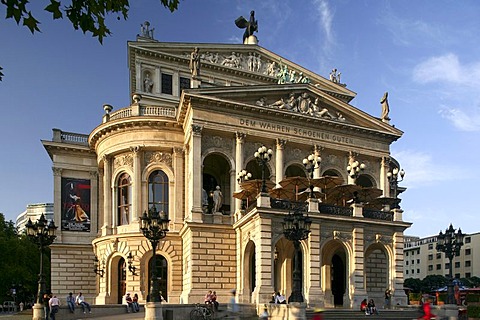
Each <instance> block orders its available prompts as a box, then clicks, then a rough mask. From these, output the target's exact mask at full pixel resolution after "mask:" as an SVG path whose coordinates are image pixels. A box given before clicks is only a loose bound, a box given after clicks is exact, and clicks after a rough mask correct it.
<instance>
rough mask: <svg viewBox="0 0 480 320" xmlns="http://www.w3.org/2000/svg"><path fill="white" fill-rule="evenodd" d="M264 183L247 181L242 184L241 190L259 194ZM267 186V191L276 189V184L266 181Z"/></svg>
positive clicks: (260, 180)
mask: <svg viewBox="0 0 480 320" xmlns="http://www.w3.org/2000/svg"><path fill="white" fill-rule="evenodd" d="M262 183H263V182H262V179H254V180H247V181H244V182H242V183H241V184H240V188H242V189H243V190H248V191H253V192H256V193H257V194H258V193H259V192H260V190H262ZM265 185H266V186H267V190H270V189H272V188H273V187H275V183H273V182H272V181H270V180H265Z"/></svg>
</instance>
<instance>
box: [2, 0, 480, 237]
mask: <svg viewBox="0 0 480 320" xmlns="http://www.w3.org/2000/svg"><path fill="white" fill-rule="evenodd" d="M131 2H132V7H131V11H130V14H129V19H128V21H123V20H121V21H117V20H116V17H115V16H114V17H110V18H109V19H108V21H109V23H110V28H111V30H112V32H113V35H112V36H111V37H109V38H106V39H105V40H104V44H103V45H100V44H99V43H98V41H97V40H96V39H94V38H92V37H91V36H89V35H84V34H83V33H82V32H80V31H75V30H73V27H72V26H71V25H70V24H69V22H68V21H52V20H51V18H50V17H49V16H48V15H47V14H44V13H43V12H42V10H41V8H42V7H43V6H46V5H47V3H48V1H35V5H34V6H32V7H31V10H32V11H33V13H34V14H36V17H37V19H39V20H40V21H41V22H42V24H41V25H40V29H41V30H42V33H38V34H35V35H31V34H30V32H29V31H28V30H27V29H26V28H24V27H19V26H17V25H16V23H15V22H14V21H13V20H3V19H2V20H0V43H1V44H2V46H1V49H0V65H1V66H2V67H3V68H4V70H3V73H4V74H5V77H4V80H3V82H0V101H1V102H0V106H1V109H0V110H1V116H0V145H1V157H0V176H1V177H2V180H3V183H2V188H1V192H0V212H3V213H4V214H5V215H6V218H7V219H12V220H15V218H16V217H17V215H18V214H19V213H21V212H22V211H24V210H25V208H26V206H27V204H31V203H43V202H52V201H53V174H52V170H51V167H52V163H51V161H50V158H49V157H48V155H47V153H46V152H45V150H44V149H43V146H42V144H41V142H40V140H41V139H45V140H50V139H51V138H52V128H59V129H61V130H64V131H69V132H79V133H89V132H90V131H91V130H92V129H93V128H95V127H96V126H97V125H99V124H100V123H101V117H102V114H103V109H102V105H103V104H105V103H108V104H111V105H113V106H114V107H115V109H118V108H121V107H125V106H127V105H128V104H129V90H128V67H127V47H126V43H127V41H129V40H135V37H136V35H137V34H138V33H139V31H140V24H141V23H143V22H144V21H145V20H148V21H150V23H151V25H152V27H154V28H155V34H154V36H155V38H156V39H157V40H159V41H174V42H206V43H218V42H220V43H241V39H242V34H243V31H242V30H240V29H238V28H237V27H236V26H235V24H234V20H235V19H236V18H237V17H238V16H240V15H243V16H245V17H247V18H248V16H249V12H250V10H255V16H256V18H257V19H258V21H259V31H258V33H257V37H258V39H259V45H261V46H263V47H265V48H267V49H269V50H271V51H273V52H276V53H278V54H280V55H282V56H284V57H285V58H287V59H289V60H291V61H294V62H296V63H298V64H300V65H303V66H305V67H307V68H308V69H310V70H312V71H314V72H316V73H318V74H320V75H323V76H324V77H327V78H328V73H329V71H330V70H331V69H332V68H337V69H338V70H339V71H340V72H341V73H342V82H345V83H346V84H347V87H348V88H349V89H350V90H352V91H354V92H356V93H357V97H356V98H355V99H354V100H353V101H352V102H351V104H352V105H354V106H356V107H358V108H360V109H361V110H364V111H366V112H368V113H370V114H372V115H374V116H380V112H381V106H380V99H381V97H382V96H383V94H384V92H385V91H388V92H389V104H390V110H391V111H390V117H391V119H392V120H391V121H390V123H391V124H393V125H395V126H396V127H397V128H399V129H401V130H403V131H404V132H405V134H404V136H403V137H402V138H401V139H400V140H398V141H397V142H395V143H394V144H393V145H392V154H393V156H394V157H395V158H397V159H398V160H399V161H400V163H401V165H402V167H403V168H404V169H405V171H406V176H405V179H404V181H403V182H402V183H401V185H402V186H405V187H407V188H408V190H407V191H406V192H405V193H403V194H402V196H401V197H402V199H403V200H402V208H403V209H404V210H405V212H404V216H403V217H404V220H405V221H410V222H413V225H412V227H411V228H410V229H408V230H407V231H406V234H409V235H418V236H422V237H423V236H429V235H434V234H437V233H438V232H439V231H440V230H444V229H445V228H447V227H448V225H449V224H450V223H453V225H454V227H461V228H462V231H463V232H467V233H473V232H479V231H480V219H478V218H477V215H478V207H477V206H478V203H477V202H476V200H477V197H479V198H480V196H479V195H478V191H477V190H476V189H477V188H478V184H477V182H479V178H480V172H479V171H477V170H476V169H475V170H472V169H471V168H470V165H471V164H472V163H473V162H471V161H473V160H475V159H476V158H477V156H478V155H479V154H480V152H479V151H478V145H479V138H480V108H479V105H480V90H479V88H480V45H479V30H480V2H478V1H475V0H471V1H468V0H465V1H450V0H438V1H425V0H419V1H413V0H412V1H381V0H379V1H368V0H365V1H362V0H336V1H327V0H310V1H308V0H302V1H275V0H263V1H250V0H242V1H221V0H217V1H213V0H204V1H194V0H190V1H183V2H181V3H180V5H179V10H178V11H177V12H175V13H173V14H172V13H170V12H169V11H168V10H166V9H164V8H163V7H162V6H161V5H160V4H159V1H154V0H144V1H141V2H140V1H131ZM37 6H38V7H37ZM3 10H4V8H3V6H2V7H0V15H1V16H4V11H3Z"/></svg>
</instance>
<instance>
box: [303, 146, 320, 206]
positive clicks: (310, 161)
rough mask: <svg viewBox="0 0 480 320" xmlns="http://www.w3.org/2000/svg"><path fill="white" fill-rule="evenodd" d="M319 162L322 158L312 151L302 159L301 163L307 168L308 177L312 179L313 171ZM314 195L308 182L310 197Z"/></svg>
mask: <svg viewBox="0 0 480 320" xmlns="http://www.w3.org/2000/svg"><path fill="white" fill-rule="evenodd" d="M320 162H322V158H321V157H320V156H319V155H316V154H315V153H312V154H311V155H309V156H308V157H306V158H305V159H303V165H304V166H305V170H307V173H308V177H309V178H310V180H311V179H313V173H314V172H315V169H317V168H318V167H319V166H320ZM313 197H314V191H313V185H312V183H310V198H313Z"/></svg>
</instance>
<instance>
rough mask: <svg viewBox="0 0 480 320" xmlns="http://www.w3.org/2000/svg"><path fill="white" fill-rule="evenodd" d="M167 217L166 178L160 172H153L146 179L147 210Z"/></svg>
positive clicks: (163, 173)
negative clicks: (164, 214) (152, 209)
mask: <svg viewBox="0 0 480 320" xmlns="http://www.w3.org/2000/svg"><path fill="white" fill-rule="evenodd" d="M153 207H155V208H156V209H157V211H158V212H162V211H163V212H165V213H166V214H167V215H168V177H167V175H166V174H165V172H163V171H161V170H155V171H153V172H152V173H151V174H150V176H149V177H148V208H149V209H150V208H153Z"/></svg>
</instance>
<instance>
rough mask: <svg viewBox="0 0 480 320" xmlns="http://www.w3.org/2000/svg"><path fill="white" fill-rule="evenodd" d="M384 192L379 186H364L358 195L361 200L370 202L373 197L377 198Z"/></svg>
mask: <svg viewBox="0 0 480 320" xmlns="http://www.w3.org/2000/svg"><path fill="white" fill-rule="evenodd" d="M382 194H383V190H382V189H378V188H373V187H368V188H362V189H361V190H358V191H357V196H358V199H359V200H360V202H364V203H365V202H369V201H372V200H373V199H376V198H378V197H380V196H381V195H382Z"/></svg>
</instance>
